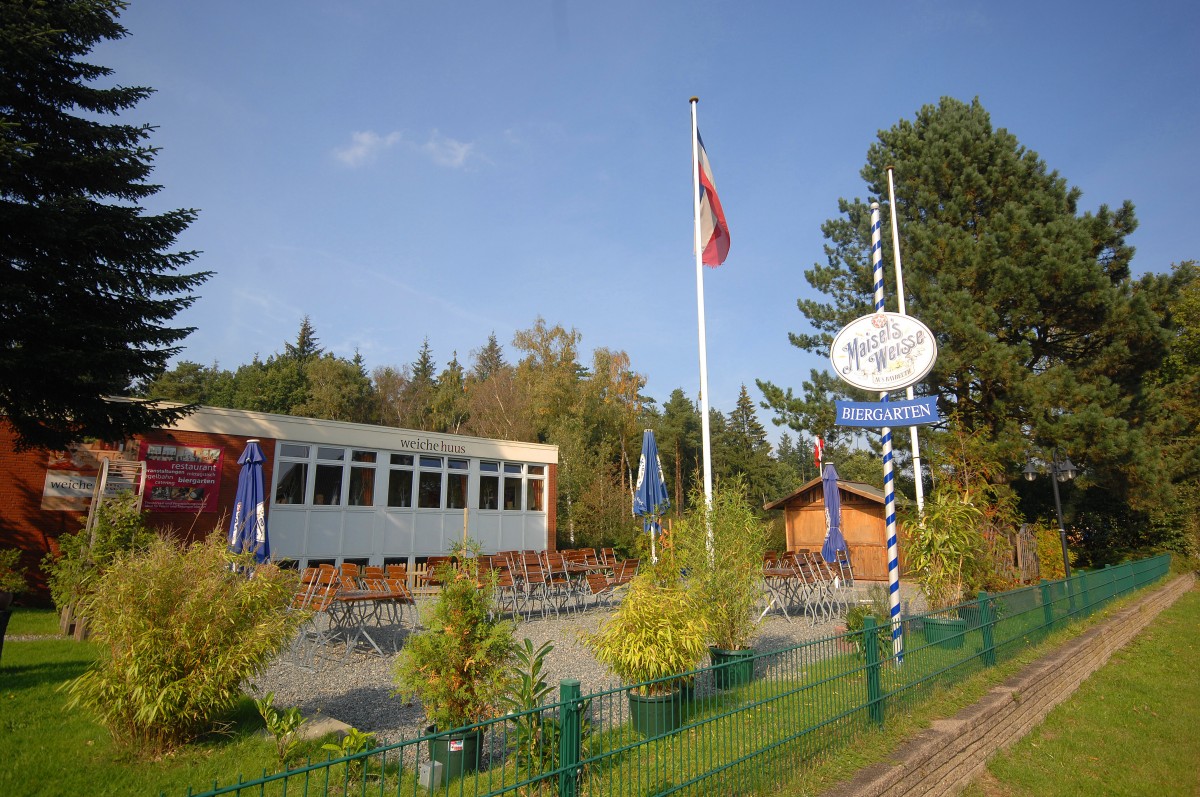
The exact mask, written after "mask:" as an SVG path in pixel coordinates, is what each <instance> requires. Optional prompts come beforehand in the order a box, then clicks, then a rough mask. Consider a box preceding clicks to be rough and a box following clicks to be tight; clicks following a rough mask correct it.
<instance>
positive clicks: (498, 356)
mask: <svg viewBox="0 0 1200 797" xmlns="http://www.w3.org/2000/svg"><path fill="white" fill-rule="evenodd" d="M471 354H472V356H473V358H474V360H475V362H474V364H473V365H472V366H471V376H472V377H473V378H475V379H478V380H479V381H480V382H484V381H487V380H488V379H489V378H491V377H492V376H493V375H494V374H497V373H499V372H500V371H503V370H504V369H505V368H507V367H508V363H506V362H505V361H504V350H503V349H501V348H500V344H499V343H498V342H497V341H496V333H495V332H492V334H490V335H488V340H487V344H486V345H485V346H484V347H483V348H482V349H477V350H475V351H473V352H472V353H471Z"/></svg>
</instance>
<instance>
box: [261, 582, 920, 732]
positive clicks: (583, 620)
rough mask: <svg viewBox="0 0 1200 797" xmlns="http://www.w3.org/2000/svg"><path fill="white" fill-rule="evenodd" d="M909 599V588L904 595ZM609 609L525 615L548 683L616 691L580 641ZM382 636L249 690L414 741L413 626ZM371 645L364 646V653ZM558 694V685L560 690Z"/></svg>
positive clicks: (792, 629) (777, 633) (790, 630)
mask: <svg viewBox="0 0 1200 797" xmlns="http://www.w3.org/2000/svg"><path fill="white" fill-rule="evenodd" d="M855 593H856V594H855V597H856V598H858V599H862V598H865V597H866V590H865V588H864V587H862V586H861V585H859V586H858V587H857V588H856V589H855ZM902 595H903V597H904V599H905V600H906V601H907V600H909V598H910V596H909V594H908V590H907V589H905V590H904V591H903V592H902ZM610 613H611V610H609V609H606V608H605V607H598V608H589V609H587V610H585V611H583V612H580V613H575V614H572V615H569V616H568V615H566V614H564V615H563V616H562V617H553V616H550V617H546V618H540V617H534V618H533V619H532V620H522V621H520V622H519V623H518V625H517V629H516V634H515V636H516V638H517V640H518V641H520V640H522V639H524V638H525V637H528V638H529V639H530V640H532V641H533V644H534V647H535V648H536V647H537V646H539V645H541V644H542V643H543V642H547V641H549V642H551V643H552V644H553V645H554V651H553V652H552V653H551V654H550V655H549V657H548V658H547V660H546V663H547V670H548V677H547V679H546V680H547V682H548V683H551V684H555V683H557V682H558V681H559V680H560V679H563V678H578V679H579V681H580V683H581V685H582V690H583V694H585V695H587V694H589V693H594V692H600V691H603V690H605V689H610V688H615V687H616V686H618V685H619V684H618V683H617V682H616V681H615V680H614V679H613V678H612V676H611V675H610V674H609V672H608V671H607V669H606V668H605V667H604V666H603V665H601V664H600V663H599V662H597V661H596V659H595V657H594V656H593V655H592V653H591V651H590V650H588V649H587V648H586V647H584V646H583V644H582V643H581V642H580V641H579V635H580V634H581V633H587V632H591V631H595V630H596V628H597V627H598V626H599V624H600V622H601V621H602V620H603V619H604V618H606V617H608V616H609V615H610ZM842 628H843V626H842V625H841V622H840V621H833V622H824V623H818V624H815V625H814V624H813V623H812V622H811V621H810V620H809V619H808V618H802V617H798V618H794V619H792V620H790V621H789V620H787V619H785V618H784V617H783V616H782V615H781V614H778V613H775V612H773V613H772V614H770V615H769V616H768V617H767V618H766V620H764V621H763V623H762V624H761V625H760V627H759V631H758V634H757V635H756V637H755V639H754V645H755V647H756V649H757V650H759V651H771V650H779V649H782V648H786V647H790V646H792V645H797V644H800V643H802V642H805V641H808V640H812V639H818V638H820V637H825V636H830V635H832V634H836V633H839V632H840V631H841V630H842ZM378 630H379V633H378V634H377V638H378V641H379V642H380V645H381V647H382V648H383V649H384V651H385V653H387V654H389V655H386V656H382V657H381V656H379V655H376V654H374V652H372V653H370V654H367V653H363V652H356V653H352V654H351V655H350V656H349V657H348V658H346V657H344V656H343V652H344V650H345V648H344V647H342V646H327V647H326V648H325V649H324V650H325V653H326V654H329V655H328V656H325V657H320V658H318V660H317V661H316V666H315V667H314V668H313V669H308V668H304V667H300V666H297V664H296V663H295V660H294V657H292V656H290V655H285V656H281V657H280V658H279V659H277V660H276V661H275V662H274V663H273V664H271V666H270V667H269V668H268V669H267V670H266V671H265V672H264V673H262V674H261V675H259V676H258V677H257V678H255V679H254V682H253V684H251V685H250V691H251V692H252V693H253V694H254V695H255V696H256V697H257V696H262V695H265V694H266V693H267V692H274V693H275V704H276V705H277V706H279V707H281V708H282V707H285V706H299V707H300V710H301V711H302V712H303V713H304V715H305V716H307V717H310V718H313V717H322V716H324V717H332V718H334V719H337V720H340V721H342V722H344V723H346V724H348V725H352V726H354V727H355V728H358V729H359V730H361V731H370V732H373V733H375V734H376V739H377V741H378V742H380V743H390V742H396V741H399V740H400V739H401V738H413V737H415V736H418V735H420V734H421V732H422V730H423V729H424V728H425V726H426V725H427V723H426V721H425V718H424V712H423V710H422V709H421V705H420V703H419V702H416V701H413V702H406V701H404V700H402V699H401V698H399V697H393V696H392V689H393V684H392V662H393V660H394V658H395V654H393V653H392V652H391V648H392V646H393V643H395V642H398V643H401V644H402V643H403V638H404V635H405V634H406V633H411V628H410V627H408V626H407V625H406V626H405V627H404V629H403V630H400V631H399V632H398V633H395V634H393V633H392V632H393V631H395V630H396V627H395V626H384V627H382V628H380V629H378ZM365 649H366V648H365V645H362V646H360V648H359V650H360V651H361V650H365ZM556 693H557V690H556Z"/></svg>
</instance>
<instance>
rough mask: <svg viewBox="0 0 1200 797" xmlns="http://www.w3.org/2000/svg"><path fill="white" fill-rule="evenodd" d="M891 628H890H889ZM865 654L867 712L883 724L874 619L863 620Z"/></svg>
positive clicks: (877, 633) (881, 688) (881, 689)
mask: <svg viewBox="0 0 1200 797" xmlns="http://www.w3.org/2000/svg"><path fill="white" fill-rule="evenodd" d="M889 627H890V626H889ZM862 635H863V652H864V653H865V654H866V656H867V712H868V714H869V715H870V717H871V720H872V721H873V722H875V723H876V724H878V725H882V724H883V687H882V686H880V679H879V668H880V662H879V626H878V625H877V624H876V622H875V618H874V617H867V618H864V619H863V629H862Z"/></svg>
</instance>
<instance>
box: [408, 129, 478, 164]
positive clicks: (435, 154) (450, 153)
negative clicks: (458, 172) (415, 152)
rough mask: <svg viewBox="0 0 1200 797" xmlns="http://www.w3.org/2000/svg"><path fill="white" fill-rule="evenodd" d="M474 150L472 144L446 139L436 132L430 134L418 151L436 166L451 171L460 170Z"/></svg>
mask: <svg viewBox="0 0 1200 797" xmlns="http://www.w3.org/2000/svg"><path fill="white" fill-rule="evenodd" d="M474 149H475V145H474V144H467V143H465V142H462V141H456V140H455V139H453V138H447V137H446V136H443V135H442V134H441V133H439V132H438V131H437V130H434V131H433V132H431V133H430V134H429V140H428V141H426V142H425V143H424V144H422V145H421V147H420V150H421V151H422V152H424V153H425V154H426V155H428V156H429V159H430V160H432V161H433V162H434V163H436V164H437V165H438V166H449V167H450V168H452V169H461V168H462V167H463V166H464V165H465V164H466V162H467V158H469V157H471V155H472V154H473V152H474Z"/></svg>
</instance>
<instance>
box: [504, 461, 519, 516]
mask: <svg viewBox="0 0 1200 797" xmlns="http://www.w3.org/2000/svg"><path fill="white" fill-rule="evenodd" d="M504 508H505V509H520V508H521V466H520V465H519V464H517V463H515V462H505V463H504Z"/></svg>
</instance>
